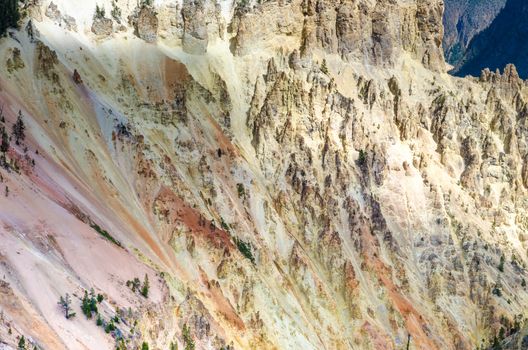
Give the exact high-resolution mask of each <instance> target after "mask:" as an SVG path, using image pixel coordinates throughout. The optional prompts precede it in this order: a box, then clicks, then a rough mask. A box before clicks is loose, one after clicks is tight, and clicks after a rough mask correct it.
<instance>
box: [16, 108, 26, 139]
mask: <svg viewBox="0 0 528 350" xmlns="http://www.w3.org/2000/svg"><path fill="white" fill-rule="evenodd" d="M25 130H26V126H25V125H24V120H23V119H22V111H18V117H17V120H16V122H15V124H13V136H14V137H15V143H16V144H17V145H20V141H21V140H22V141H24V139H25V138H26V134H25Z"/></svg>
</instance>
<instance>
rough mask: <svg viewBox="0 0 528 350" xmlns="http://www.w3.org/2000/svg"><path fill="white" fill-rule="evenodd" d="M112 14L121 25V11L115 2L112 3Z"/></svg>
mask: <svg viewBox="0 0 528 350" xmlns="http://www.w3.org/2000/svg"><path fill="white" fill-rule="evenodd" d="M110 14H111V15H112V18H113V19H114V20H115V21H116V22H117V23H121V9H120V8H119V6H117V3H116V2H115V1H112V12H111V13H110Z"/></svg>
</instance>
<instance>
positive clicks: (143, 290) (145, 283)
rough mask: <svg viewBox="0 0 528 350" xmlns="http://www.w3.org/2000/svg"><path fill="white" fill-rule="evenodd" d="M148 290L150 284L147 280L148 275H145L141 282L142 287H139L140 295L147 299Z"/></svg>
mask: <svg viewBox="0 0 528 350" xmlns="http://www.w3.org/2000/svg"><path fill="white" fill-rule="evenodd" d="M149 288H150V283H149V280H148V275H147V274H145V280H144V281H143V286H142V287H141V295H143V296H144V297H145V298H148V294H149Z"/></svg>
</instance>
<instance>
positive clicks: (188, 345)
mask: <svg viewBox="0 0 528 350" xmlns="http://www.w3.org/2000/svg"><path fill="white" fill-rule="evenodd" d="M182 337H183V343H184V345H185V350H194V348H195V344H194V340H193V338H192V336H191V329H190V328H189V327H187V323H184V324H183V329H182Z"/></svg>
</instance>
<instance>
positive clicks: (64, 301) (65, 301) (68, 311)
mask: <svg viewBox="0 0 528 350" xmlns="http://www.w3.org/2000/svg"><path fill="white" fill-rule="evenodd" d="M58 304H59V305H60V307H61V308H62V310H63V311H64V316H65V317H66V319H70V318H72V317H74V316H75V312H72V308H71V298H70V295H69V294H68V293H66V295H65V296H64V297H63V296H62V295H61V297H60V299H59V302H58Z"/></svg>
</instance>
